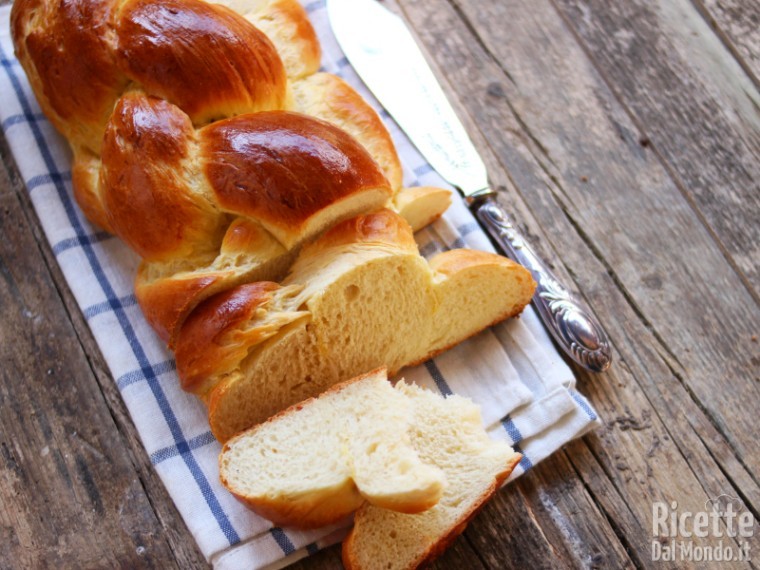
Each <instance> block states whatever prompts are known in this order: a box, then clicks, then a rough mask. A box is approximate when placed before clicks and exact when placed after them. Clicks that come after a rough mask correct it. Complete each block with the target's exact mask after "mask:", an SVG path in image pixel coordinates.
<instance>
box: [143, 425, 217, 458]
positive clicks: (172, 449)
mask: <svg viewBox="0 0 760 570" xmlns="http://www.w3.org/2000/svg"><path fill="white" fill-rule="evenodd" d="M215 441H216V438H215V437H214V434H212V433H211V432H210V431H207V432H206V433H202V434H201V435H197V436H195V437H191V438H190V439H188V440H187V444H186V445H182V446H179V445H170V446H169V447H163V448H161V449H159V450H158V451H154V452H153V453H151V454H150V462H151V463H152V464H153V465H158V464H159V463H161V462H162V461H166V460H167V459H171V458H172V457H177V456H178V455H182V454H183V453H189V452H190V451H192V450H194V449H198V448H199V447H203V446H204V445H209V444H211V443H214V442H215Z"/></svg>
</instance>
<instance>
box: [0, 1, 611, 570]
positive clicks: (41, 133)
mask: <svg viewBox="0 0 760 570" xmlns="http://www.w3.org/2000/svg"><path fill="white" fill-rule="evenodd" d="M305 6H306V9H307V11H308V12H309V15H310V17H311V19H312V21H313V23H314V25H315V27H316V29H317V32H318V34H319V36H320V39H321V41H322V47H323V52H324V58H323V67H324V69H325V70H326V71H330V72H333V73H337V74H338V75H340V76H342V77H344V78H345V79H346V80H347V81H348V82H349V83H351V84H353V85H354V86H355V87H357V88H358V89H359V90H360V91H361V92H362V94H363V95H365V96H366V97H367V99H368V100H369V101H370V102H372V104H374V105H377V103H376V101H374V99H373V98H372V97H371V96H370V95H369V94H368V93H367V92H366V90H365V89H364V87H363V85H362V84H361V82H360V81H359V80H358V78H357V76H356V75H355V73H354V72H353V70H352V69H351V67H350V65H349V64H348V62H347V61H346V59H345V57H344V56H343V54H342V53H341V51H340V49H339V47H338V45H337V43H336V42H335V39H334V38H333V37H332V34H331V32H330V28H329V24H328V22H327V16H326V13H325V9H324V2H323V1H317V2H308V3H305ZM9 12H10V6H5V7H2V8H0V62H1V64H2V71H0V121H2V123H1V124H2V129H3V131H4V133H5V136H6V137H7V140H8V143H9V145H10V148H11V151H12V152H13V156H14V157H15V160H16V163H17V165H18V168H19V170H20V172H21V175H22V177H23V179H24V181H25V183H26V187H27V190H28V192H29V193H30V195H31V200H32V203H33V204H34V207H35V209H36V211H37V214H38V216H39V219H40V222H41V224H42V227H43V229H44V231H45V235H46V236H47V239H48V240H49V242H50V244H51V246H52V249H53V253H54V254H55V257H56V259H57V261H58V263H59V264H60V266H61V269H62V270H63V274H64V275H65V277H66V280H67V282H68V284H69V286H70V288H71V290H72V292H73V294H74V297H75V298H76V300H77V302H78V303H79V306H80V308H81V310H82V312H83V313H84V316H85V318H86V319H87V322H88V324H89V326H90V328H91V329H92V332H93V335H94V337H95V339H96V340H97V342H98V345H99V346H100V349H101V351H102V353H103V356H104V357H105V359H106V362H107V363H108V366H109V368H110V370H111V374H112V375H113V378H114V381H115V382H116V384H117V386H118V388H119V390H120V392H121V395H122V397H123V398H124V402H125V403H126V406H127V408H128V409H129V412H130V414H131V416H132V419H133V421H134V424H135V426H136V428H137V430H138V432H139V433H140V437H141V438H142V442H143V445H144V446H145V450H146V452H147V453H148V455H149V456H150V459H151V462H152V463H153V465H154V466H155V469H156V471H157V472H158V473H159V475H160V476H161V478H162V480H163V482H164V484H165V485H166V488H167V490H168V491H169V494H170V495H171V497H172V499H173V500H174V502H175V503H176V505H177V508H178V510H179V512H180V513H181V514H182V516H183V518H184V520H185V522H186V523H187V526H188V528H189V529H190V532H191V533H192V535H193V536H194V537H195V539H196V541H197V542H198V545H199V547H200V549H201V551H202V552H203V554H204V555H205V556H206V557H207V558H208V560H209V561H211V562H212V563H213V564H214V565H215V567H217V568H221V569H224V570H228V569H230V570H231V569H237V568H261V567H264V566H267V565H272V564H275V565H282V564H284V563H288V562H292V561H293V560H295V559H297V558H299V557H301V556H305V555H307V554H309V553H313V552H315V551H317V550H319V549H320V548H322V547H324V546H326V545H329V544H332V543H334V542H336V541H338V540H340V539H341V537H342V536H343V534H344V533H345V525H344V527H343V528H341V527H340V525H338V526H336V527H331V528H325V529H319V530H316V531H309V532H302V531H296V530H292V529H282V528H277V527H273V526H272V524H271V523H270V522H268V521H266V520H264V519H261V518H259V517H257V516H256V515H254V514H253V513H251V512H250V511H248V510H246V509H245V508H244V507H242V506H241V505H240V504H239V503H238V502H237V501H236V500H234V499H233V498H232V496H231V495H229V494H228V493H227V492H226V491H225V490H224V488H223V487H222V486H221V485H220V483H219V477H218V467H217V456H218V453H219V450H220V447H219V444H218V443H217V442H216V441H215V440H214V438H213V437H212V435H211V432H210V431H209V428H208V423H207V420H206V415H205V410H204V407H203V405H202V404H201V403H200V402H199V401H198V400H196V399H195V397H193V396H191V395H189V394H186V393H185V392H183V391H182V390H181V389H180V388H179V383H178V381H177V377H176V371H175V365H174V360H173V359H172V356H171V354H170V353H169V352H168V351H167V349H166V348H165V346H164V344H163V343H162V342H161V341H160V340H159V339H158V338H157V337H156V336H155V334H154V333H153V331H152V330H151V329H150V327H149V326H148V325H147V324H146V322H145V321H144V319H143V317H142V315H141V313H140V309H139V307H138V306H137V303H136V300H135V296H134V292H133V286H132V280H133V275H134V273H135V269H136V267H137V263H138V259H137V257H136V256H135V255H134V254H133V253H132V252H131V251H130V250H129V249H128V248H127V247H126V246H125V245H124V244H122V243H121V242H120V241H119V240H118V239H116V238H114V237H113V236H111V235H108V234H106V233H104V232H103V231H100V230H98V229H97V228H95V227H93V226H92V225H91V224H90V223H89V222H87V220H85V219H84V217H83V215H82V213H81V212H80V211H79V209H78V207H77V206H76V204H75V202H74V200H73V198H72V194H71V165H70V152H69V150H68V147H67V145H66V143H65V141H64V140H63V139H62V138H61V137H60V136H59V135H58V134H57V133H56V132H55V131H54V129H53V128H52V126H51V125H50V123H49V122H48V121H47V120H46V119H45V117H44V116H43V115H42V114H41V112H40V108H39V106H38V105H37V102H36V100H35V98H34V95H33V93H32V91H31V89H30V87H29V84H28V82H27V80H26V77H25V75H24V71H23V70H22V69H21V66H20V65H19V63H18V61H17V60H16V59H15V58H14V55H13V46H12V43H11V39H10V37H9V25H8V21H9ZM378 110H379V112H380V114H381V116H382V117H383V118H384V119H385V120H386V122H387V124H388V126H389V128H390V130H391V133H392V135H393V137H394V139H395V141H396V143H397V147H398V150H399V153H400V155H401V157H402V161H403V163H404V167H405V177H406V180H405V181H406V183H407V184H408V185H418V184H419V185H444V182H443V181H442V180H441V179H440V178H439V177H438V175H437V174H436V173H435V172H433V171H432V169H431V167H430V166H429V165H428V164H427V163H426V162H425V160H424V159H422V157H421V156H420V155H419V154H418V153H417V151H416V150H415V149H414V148H413V147H412V146H411V145H410V143H409V141H408V140H407V139H406V138H405V137H404V136H403V134H402V133H401V132H400V131H399V129H398V128H397V126H396V125H395V124H393V121H392V120H390V118H389V117H388V115H387V113H385V112H384V111H383V110H382V109H380V108H379V107H378ZM417 238H418V241H419V244H420V249H421V251H422V252H423V254H425V255H427V256H429V255H431V254H433V253H435V252H437V251H440V250H444V249H449V248H454V247H463V246H464V247H472V248H479V249H484V250H492V247H491V244H490V243H489V241H488V239H487V238H486V236H485V235H484V234H483V232H482V231H481V230H480V228H479V227H478V225H477V223H475V220H474V219H473V217H472V215H471V214H470V212H469V211H468V210H467V208H466V207H465V206H464V205H463V204H462V202H461V201H460V200H458V199H455V201H454V205H453V206H452V207H451V209H450V210H449V211H448V212H447V213H446V215H445V216H444V218H442V219H441V220H439V221H438V222H436V223H435V224H434V226H432V227H431V228H429V229H426V230H424V231H422V232H419V233H418V235H417ZM403 375H404V376H405V377H406V378H407V379H409V380H413V381H415V382H417V383H419V384H423V385H426V386H429V387H430V388H432V389H434V390H438V391H439V392H441V393H443V394H450V393H457V394H462V395H464V396H468V397H471V398H472V399H473V400H475V402H477V403H478V404H480V405H481V407H482V410H483V418H484V421H485V423H486V425H487V426H488V429H489V433H490V434H491V435H492V436H493V437H496V438H501V439H505V440H507V441H509V442H510V443H512V444H513V445H514V446H515V447H516V448H517V449H519V450H520V451H522V453H523V454H524V459H523V460H522V462H521V463H520V465H519V467H518V468H517V469H516V470H515V472H514V474H513V476H512V479H514V478H515V477H517V476H519V475H521V474H522V473H524V472H525V471H526V470H527V469H529V468H530V467H531V466H532V465H535V464H536V463H537V462H538V461H541V460H542V459H543V458H544V457H546V456H547V455H549V454H550V453H552V452H553V451H555V450H557V449H558V448H560V447H561V446H562V445H564V444H565V443H567V442H568V441H570V440H571V439H573V438H575V437H578V436H580V435H582V434H584V433H585V432H587V431H588V430H589V429H591V428H593V427H594V426H595V425H596V424H597V423H598V419H597V415H596V413H595V412H594V410H593V409H592V408H591V406H590V405H589V404H588V402H587V401H586V400H585V399H584V398H583V396H581V395H580V394H579V393H578V392H577V391H576V390H575V379H574V377H573V374H572V372H571V371H570V369H569V368H568V367H567V365H566V364H565V363H564V362H563V360H562V359H561V358H560V356H559V355H558V354H557V352H556V350H555V348H554V347H553V345H552V343H551V341H550V340H549V338H548V336H547V335H546V332H545V331H544V330H543V328H542V326H541V324H540V322H539V320H538V319H537V317H536V315H535V313H534V312H533V311H532V309H530V308H528V309H527V310H526V311H525V313H524V314H523V315H522V317H521V318H519V319H513V320H511V321H510V322H507V323H504V324H501V325H499V326H497V327H494V328H493V329H492V330H489V331H486V332H484V333H482V334H480V335H478V336H477V337H475V338H472V339H470V340H469V341H467V342H465V343H462V344H461V345H459V346H457V347H455V348H454V349H452V350H450V351H448V352H446V353H444V354H442V355H441V356H439V357H437V358H435V359H434V360H431V361H429V362H427V363H425V364H423V365H421V366H418V367H416V368H413V369H407V370H405V371H403ZM37 381H39V382H44V381H46V379H44V378H43V379H37ZM56 389H65V387H60V386H57V387H56Z"/></svg>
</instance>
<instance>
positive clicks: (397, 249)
mask: <svg viewBox="0 0 760 570" xmlns="http://www.w3.org/2000/svg"><path fill="white" fill-rule="evenodd" d="M534 289H535V283H534V281H533V278H532V277H531V275H530V272H529V271H528V270H527V269H525V268H524V267H522V266H520V265H517V264H516V263H514V262H512V261H510V260H509V259H506V258H504V257H501V256H498V255H494V254H491V253H486V252H482V251H472V250H466V249H456V250H451V251H446V252H443V253H440V254H438V255H436V256H435V257H433V258H432V259H431V260H430V262H428V261H426V260H425V259H424V258H423V257H421V256H420V255H419V253H418V250H417V244H416V243H415V241H414V236H413V235H412V231H411V228H410V227H409V224H407V223H406V221H404V220H403V218H401V217H400V216H399V215H398V214H396V213H394V212H392V211H390V210H380V211H378V212H374V213H372V214H368V215H364V216H359V217H357V218H353V219H350V220H347V221H345V222H342V223H340V224H338V225H336V226H335V227H334V228H332V229H331V230H329V231H328V232H326V233H325V234H324V235H322V236H321V237H320V238H319V239H317V240H316V241H315V242H314V243H312V244H309V245H307V246H306V247H305V248H304V249H303V250H302V251H301V254H300V255H299V257H298V259H297V260H296V262H295V263H294V265H293V267H292V269H291V272H290V274H289V275H288V276H287V278H286V279H285V280H284V281H283V282H282V284H281V285H278V284H275V283H267V282H263V283H253V284H250V285H244V286H240V287H236V288H234V289H231V290H230V291H228V292H226V293H223V294H220V295H217V296H215V297H213V298H211V299H209V300H207V301H205V302H204V303H202V304H201V305H199V306H198V308H197V309H196V310H195V311H194V312H193V314H192V315H190V317H189V318H188V319H187V320H186V321H185V323H184V325H183V326H182V329H181V331H180V333H179V336H178V340H177V346H176V358H177V371H178V372H179V375H180V379H181V380H182V385H183V388H185V389H186V390H188V391H191V392H194V393H195V394H197V395H198V396H199V397H200V398H202V399H203V400H204V401H206V403H207V404H208V407H209V423H210V424H211V430H212V431H213V433H214V435H215V436H216V437H217V439H219V440H220V441H226V440H227V439H229V438H230V437H232V436H233V435H235V434H236V433H238V432H240V431H242V430H244V429H246V428H248V427H250V426H252V425H254V424H257V423H259V422H262V421H264V420H266V419H267V418H268V417H270V416H272V415H274V414H276V413H277V412H279V411H280V410H282V409H284V408H286V407H288V406H289V405H291V404H293V403H295V402H298V401H300V400H303V399H306V398H309V397H311V396H314V395H316V394H319V393H320V392H323V391H324V390H326V389H327V388H329V387H330V386H332V385H334V384H336V383H337V382H340V381H343V380H346V379H348V378H352V377H354V376H357V375H359V374H362V373H364V372H366V371H367V370H372V369H375V368H378V367H380V366H386V367H387V368H388V369H389V371H390V373H391V374H395V372H396V371H398V370H399V369H400V368H402V367H403V366H407V365H411V364H415V363H419V362H423V361H424V360H427V359H428V358H430V357H432V356H434V355H435V354H437V353H439V352H442V351H444V350H446V349H447V348H449V347H451V346H453V345H455V344H457V343H459V342H461V341H462V340H464V339H466V338H468V337H469V336H472V335H473V334H475V333H477V332H479V331H481V330H483V329H484V328H486V327H488V326H489V325H491V324H493V323H495V322H498V321H500V320H503V319H506V318H508V317H511V316H514V315H516V314H518V313H519V312H521V311H522V310H523V308H524V307H525V305H526V304H528V303H529V302H530V299H531V297H532V296H533V291H534Z"/></svg>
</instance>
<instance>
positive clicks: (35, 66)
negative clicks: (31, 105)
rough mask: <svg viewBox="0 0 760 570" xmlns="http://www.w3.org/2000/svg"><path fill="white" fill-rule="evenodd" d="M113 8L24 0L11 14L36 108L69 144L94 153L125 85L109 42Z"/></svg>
mask: <svg viewBox="0 0 760 570" xmlns="http://www.w3.org/2000/svg"><path fill="white" fill-rule="evenodd" d="M111 5H112V2H110V1H109V0H62V1H61V2H55V3H54V2H46V1H43V0H22V1H20V2H15V3H14V4H13V9H12V32H13V40H14V45H15V48H16V53H17V56H18V58H19V61H20V62H21V63H22V65H23V66H24V69H25V70H26V72H27V75H28V76H29V79H30V81H31V83H32V86H33V87H34V91H35V93H36V94H37V96H38V100H39V102H40V106H41V107H42V109H43V110H44V111H45V114H47V115H48V116H49V117H50V119H51V121H53V123H54V124H55V125H56V127H57V128H58V129H59V130H60V131H61V132H62V133H63V134H64V135H65V136H66V137H67V138H69V140H70V141H71V142H72V143H76V144H79V145H82V146H86V147H87V148H89V149H90V150H91V151H94V152H97V151H98V150H99V149H100V138H101V137H102V133H103V126H104V125H105V122H106V120H107V119H108V115H109V114H110V112H111V109H112V108H113V103H114V101H116V98H117V97H118V96H119V95H120V94H121V92H122V91H123V89H124V87H125V86H126V83H127V82H126V79H125V78H124V77H123V76H122V75H121V73H119V72H118V70H117V68H116V64H115V59H114V54H113V51H112V50H111V49H110V45H109V42H108V40H107V34H108V33H109V29H110V27H111V24H112V22H111Z"/></svg>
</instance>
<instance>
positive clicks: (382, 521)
mask: <svg viewBox="0 0 760 570" xmlns="http://www.w3.org/2000/svg"><path fill="white" fill-rule="evenodd" d="M397 388H398V389H399V391H400V392H401V393H403V394H404V395H405V396H407V398H409V400H410V401H411V402H412V405H413V408H414V420H413V422H412V445H413V447H414V449H415V450H416V451H417V453H418V455H419V457H420V459H421V460H422V461H424V462H426V463H429V464H432V465H435V466H437V467H439V468H440V469H442V470H443V472H444V473H445V474H446V479H447V481H448V486H447V487H446V490H445V491H444V493H443V496H442V497H441V500H440V501H439V502H438V504H437V505H436V506H434V507H433V508H431V509H429V510H427V511H425V512H423V513H420V514H416V515H408V514H402V513H397V512H393V511H389V510H387V509H382V508H378V507H376V506H372V505H366V504H365V505H363V506H362V507H361V508H360V509H359V510H358V511H357V513H356V515H355V517H354V521H355V523H354V528H353V530H352V531H351V534H350V535H349V536H348V538H347V539H346V540H345V542H344V544H343V562H344V564H345V566H346V568H348V569H357V570H358V569H361V570H409V569H412V568H417V567H418V566H420V565H421V564H423V563H425V562H429V561H430V560H432V559H433V558H434V557H435V556H437V555H438V554H440V553H441V552H442V551H443V550H444V549H445V548H446V546H447V545H448V544H449V543H450V542H451V541H452V540H453V539H454V538H455V537H456V536H457V535H458V534H460V533H461V532H462V531H463V530H464V528H465V526H466V523H467V522H468V521H469V519H470V518H472V516H474V514H475V513H476V511H477V510H478V509H479V508H480V507H481V506H482V505H483V504H484V502H485V501H486V500H487V499H488V498H489V497H490V496H491V495H492V494H493V493H494V492H495V491H496V489H498V487H499V485H500V484H501V482H502V481H504V480H505V479H506V478H507V477H508V475H509V473H511V471H512V469H513V468H514V466H515V465H516V464H517V462H518V461H519V459H520V454H518V453H515V452H514V450H512V448H511V447H509V446H508V445H507V444H506V443H504V442H496V441H493V440H491V439H489V438H488V436H487V435H486V433H485V431H484V429H483V426H482V422H481V418H480V412H479V409H478V408H477V406H475V405H474V404H473V403H472V402H470V401H469V400H466V399H465V398H461V397H458V396H451V397H449V398H446V399H445V400H444V399H443V398H441V397H439V396H437V395H436V394H433V393H432V392H429V391H427V390H424V389H422V388H419V387H417V386H412V385H407V384H404V383H400V384H399V385H398V386H397Z"/></svg>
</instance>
